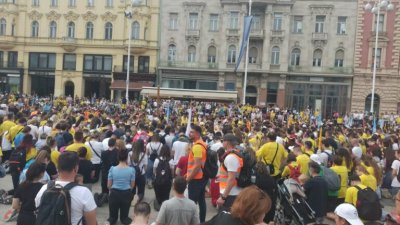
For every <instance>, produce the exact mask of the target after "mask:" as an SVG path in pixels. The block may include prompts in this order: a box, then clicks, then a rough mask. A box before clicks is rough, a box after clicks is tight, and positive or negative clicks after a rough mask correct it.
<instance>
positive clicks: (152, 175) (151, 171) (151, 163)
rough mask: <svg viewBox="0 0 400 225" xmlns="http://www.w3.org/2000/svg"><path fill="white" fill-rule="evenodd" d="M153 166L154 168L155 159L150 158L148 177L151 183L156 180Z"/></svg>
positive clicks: (147, 170)
mask: <svg viewBox="0 0 400 225" xmlns="http://www.w3.org/2000/svg"><path fill="white" fill-rule="evenodd" d="M153 168H154V161H151V160H150V159H149V160H148V161H147V169H146V178H147V182H150V184H151V182H152V181H153V180H154V174H153Z"/></svg>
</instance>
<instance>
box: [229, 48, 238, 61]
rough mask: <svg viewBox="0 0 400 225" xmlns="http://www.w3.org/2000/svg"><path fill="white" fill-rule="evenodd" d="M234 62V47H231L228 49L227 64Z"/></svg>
mask: <svg viewBox="0 0 400 225" xmlns="http://www.w3.org/2000/svg"><path fill="white" fill-rule="evenodd" d="M235 62H236V46H234V45H231V46H229V48H228V63H235Z"/></svg>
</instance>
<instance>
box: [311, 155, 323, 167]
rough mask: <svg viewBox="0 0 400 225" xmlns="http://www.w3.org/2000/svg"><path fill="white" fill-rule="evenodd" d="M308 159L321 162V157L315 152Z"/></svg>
mask: <svg viewBox="0 0 400 225" xmlns="http://www.w3.org/2000/svg"><path fill="white" fill-rule="evenodd" d="M310 159H311V160H312V161H314V162H316V163H318V164H319V165H321V164H322V162H321V158H320V157H319V156H318V155H317V154H312V155H311V156H310Z"/></svg>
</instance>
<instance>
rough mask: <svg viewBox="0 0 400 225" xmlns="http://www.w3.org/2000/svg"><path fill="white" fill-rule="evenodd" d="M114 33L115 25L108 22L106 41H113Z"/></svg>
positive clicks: (105, 33)
mask: <svg viewBox="0 0 400 225" xmlns="http://www.w3.org/2000/svg"><path fill="white" fill-rule="evenodd" d="M112 33H113V25H112V23H110V22H107V23H106V25H105V26H104V39H105V40H111V39H112Z"/></svg>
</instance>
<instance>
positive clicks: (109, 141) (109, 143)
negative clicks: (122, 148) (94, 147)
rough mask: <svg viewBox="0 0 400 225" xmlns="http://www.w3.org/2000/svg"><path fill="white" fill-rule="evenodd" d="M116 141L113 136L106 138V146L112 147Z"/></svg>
mask: <svg viewBox="0 0 400 225" xmlns="http://www.w3.org/2000/svg"><path fill="white" fill-rule="evenodd" d="M116 143H117V140H115V138H110V139H108V147H109V148H114V147H115V144H116Z"/></svg>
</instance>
